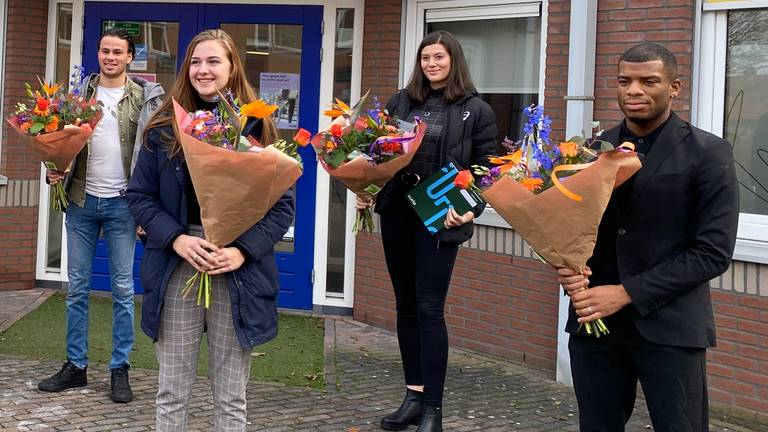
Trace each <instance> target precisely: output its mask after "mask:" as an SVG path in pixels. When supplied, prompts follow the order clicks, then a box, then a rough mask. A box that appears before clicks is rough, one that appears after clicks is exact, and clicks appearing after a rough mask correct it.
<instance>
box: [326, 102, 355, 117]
mask: <svg viewBox="0 0 768 432" xmlns="http://www.w3.org/2000/svg"><path fill="white" fill-rule="evenodd" d="M323 114H324V115H326V116H328V117H331V118H336V117H338V116H341V115H344V114H347V115H350V114H352V108H350V107H349V105H347V104H345V103H344V101H342V100H340V99H336V103H332V104H331V109H329V110H328V111H324V112H323Z"/></svg>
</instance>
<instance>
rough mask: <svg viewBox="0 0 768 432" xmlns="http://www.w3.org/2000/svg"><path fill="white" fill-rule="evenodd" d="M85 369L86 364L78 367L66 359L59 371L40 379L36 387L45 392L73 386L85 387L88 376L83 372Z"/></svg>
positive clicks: (58, 390)
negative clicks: (81, 367) (83, 366)
mask: <svg viewBox="0 0 768 432" xmlns="http://www.w3.org/2000/svg"><path fill="white" fill-rule="evenodd" d="M87 370H88V366H86V367H85V368H83V369H80V368H78V367H77V366H75V365H73V364H72V363H70V362H69V360H67V362H66V363H64V365H63V366H62V367H61V370H60V371H58V372H56V374H55V375H53V376H52V377H50V378H46V379H44V380H42V381H40V382H39V383H38V384H37V388H38V389H40V390H42V391H45V392H60V391H62V390H66V389H71V388H75V387H85V386H86V385H88V377H87V376H86V373H85V372H86V371H87Z"/></svg>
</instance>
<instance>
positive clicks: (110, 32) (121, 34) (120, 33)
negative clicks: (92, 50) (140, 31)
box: [99, 27, 136, 55]
mask: <svg viewBox="0 0 768 432" xmlns="http://www.w3.org/2000/svg"><path fill="white" fill-rule="evenodd" d="M107 36H111V37H116V38H118V39H122V40H124V41H126V42H128V52H129V53H130V54H131V55H135V54H136V44H135V43H133V38H132V37H131V35H130V34H129V33H128V32H127V31H125V30H124V29H119V28H114V27H111V28H108V29H106V30H104V33H102V34H101V37H100V38H99V47H101V40H102V39H104V38H105V37H107Z"/></svg>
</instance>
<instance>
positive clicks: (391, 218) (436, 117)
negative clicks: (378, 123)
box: [357, 31, 497, 432]
mask: <svg viewBox="0 0 768 432" xmlns="http://www.w3.org/2000/svg"><path fill="white" fill-rule="evenodd" d="M387 110H388V111H389V114H390V115H392V116H396V117H397V118H399V119H400V120H402V121H405V122H409V123H411V122H413V121H414V118H416V117H419V118H420V119H421V120H422V121H423V122H424V123H426V125H427V131H426V134H425V136H424V140H423V141H422V143H421V146H420V147H419V150H418V152H416V155H415V156H414V158H413V161H412V162H411V164H410V165H409V166H408V167H406V168H405V169H403V170H402V171H401V172H399V173H398V174H396V175H395V177H394V178H393V179H392V180H391V181H390V182H389V183H388V184H387V185H386V186H385V187H384V189H383V190H382V191H381V192H380V193H379V194H378V195H377V197H376V206H375V211H376V212H377V213H379V214H380V215H381V238H382V242H383V244H384V254H385V256H386V260H387V268H388V269H389V275H390V278H391V279H392V286H393V287H394V291H395V299H396V303H397V338H398V342H399V344H400V354H401V356H402V360H403V369H404V372H405V383H406V395H405V400H404V401H403V404H402V405H401V406H400V408H399V409H398V410H397V411H395V412H393V413H391V414H389V415H387V416H385V417H384V418H383V419H382V420H381V428H382V429H385V430H403V429H405V428H407V427H408V425H410V424H418V425H419V428H418V432H434V431H442V430H443V429H442V411H441V407H442V399H443V387H444V383H445V371H446V367H447V363H448V332H447V330H446V326H445V318H444V314H443V312H444V309H445V298H446V295H447V293H448V286H449V284H450V280H451V272H452V271H453V264H454V262H455V261H456V255H457V253H458V249H459V245H460V244H461V243H463V242H464V241H466V240H468V239H469V238H470V237H472V232H473V225H472V220H473V219H474V218H475V217H476V216H478V215H479V214H480V212H481V211H482V208H477V209H475V210H474V211H470V212H467V213H466V214H463V215H460V214H457V213H456V212H455V211H454V210H453V209H450V211H449V213H448V216H447V219H446V221H445V228H446V229H445V230H441V231H440V232H438V233H437V234H436V235H434V236H433V235H432V234H430V233H429V232H428V231H427V229H426V227H425V226H424V224H423V223H422V222H421V220H420V219H419V218H418V216H417V215H416V212H415V211H414V210H413V209H411V208H410V206H409V204H408V203H407V201H406V199H405V194H406V193H407V192H408V191H410V190H411V189H413V188H414V187H415V186H416V185H418V184H419V183H420V182H421V181H422V180H424V179H427V178H429V177H430V176H432V175H433V174H434V173H436V172H437V171H439V170H440V169H441V168H442V167H444V166H445V165H447V164H448V162H453V163H454V164H455V165H456V166H457V167H458V168H460V169H469V168H470V166H471V165H476V164H480V165H487V164H488V158H487V156H489V155H491V154H493V153H494V150H495V145H496V133H497V129H496V118H495V115H494V113H493V110H492V109H491V107H490V106H489V105H488V104H487V103H486V102H484V101H483V100H482V99H480V97H479V96H478V94H477V91H476V90H475V87H474V85H473V84H472V80H471V78H470V76H469V69H468V67H467V63H466V60H465V58H464V53H463V51H462V48H461V45H460V44H459V42H458V41H457V40H456V38H455V37H454V36H453V35H451V34H450V33H448V32H445V31H438V32H435V33H431V34H429V35H427V36H426V37H425V38H424V40H423V41H422V42H421V45H420V46H419V50H418V55H417V58H416V64H415V66H414V69H413V74H412V75H411V81H410V82H409V83H408V86H407V87H406V88H405V89H403V90H400V91H399V92H398V93H397V94H395V95H394V96H393V97H392V98H391V99H390V100H389V102H388V103H387ZM373 201H374V200H373V199H372V197H370V196H363V195H360V196H358V199H357V206H358V208H365V207H368V206H371V205H372V204H373Z"/></svg>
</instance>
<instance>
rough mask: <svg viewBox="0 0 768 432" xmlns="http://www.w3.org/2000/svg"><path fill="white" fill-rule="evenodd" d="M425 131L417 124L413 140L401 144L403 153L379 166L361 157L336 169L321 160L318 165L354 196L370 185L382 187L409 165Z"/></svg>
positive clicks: (424, 128) (423, 127)
mask: <svg viewBox="0 0 768 432" xmlns="http://www.w3.org/2000/svg"><path fill="white" fill-rule="evenodd" d="M426 131H427V125H426V124H425V123H419V125H418V126H417V129H416V135H415V136H414V137H413V139H412V140H410V141H408V142H406V143H403V146H404V148H405V153H403V154H402V155H400V156H398V157H396V158H394V159H392V160H390V161H387V162H384V163H382V164H379V165H375V164H373V163H372V162H371V161H370V160H368V159H366V158H365V157H363V156H358V157H356V158H354V159H352V160H351V161H349V162H346V163H344V164H342V165H341V166H339V167H338V168H332V167H330V166H328V165H327V164H326V163H325V162H324V161H323V159H322V158H320V164H321V165H322V166H323V168H325V170H326V171H327V172H328V174H329V175H331V177H334V178H336V179H338V180H340V181H341V182H343V183H344V185H346V186H347V188H348V189H349V190H351V191H352V192H354V193H356V194H357V193H363V192H365V188H367V187H368V186H370V185H372V184H375V185H376V186H379V187H384V185H385V184H387V182H388V181H389V180H390V179H391V178H392V177H394V175H395V174H396V173H397V172H398V171H400V170H401V169H403V168H405V167H407V166H408V164H410V163H411V160H412V159H413V156H414V155H415V154H416V151H417V150H418V149H419V146H420V145H421V140H423V139H424V134H425V133H426Z"/></svg>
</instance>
